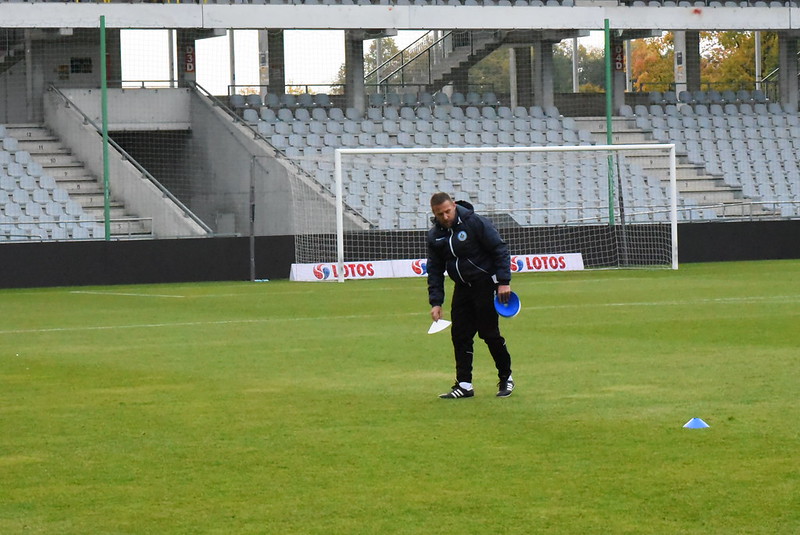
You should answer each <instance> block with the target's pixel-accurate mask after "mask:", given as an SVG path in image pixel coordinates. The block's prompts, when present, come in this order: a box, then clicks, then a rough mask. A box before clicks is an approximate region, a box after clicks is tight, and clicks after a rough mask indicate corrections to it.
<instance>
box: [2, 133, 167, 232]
mask: <svg viewBox="0 0 800 535" xmlns="http://www.w3.org/2000/svg"><path fill="white" fill-rule="evenodd" d="M6 131H7V132H8V135H9V136H12V137H14V138H16V139H17V141H18V144H19V150H25V151H28V152H29V153H30V155H31V158H32V159H33V160H34V161H36V162H38V163H40V164H41V165H42V168H43V169H44V173H45V174H47V175H50V176H52V177H53V178H54V179H55V181H56V185H57V186H58V187H60V188H62V189H64V190H66V191H67V193H69V197H70V199H71V200H74V201H77V202H78V203H80V204H81V206H82V207H83V210H84V212H86V214H87V215H88V216H90V217H92V218H94V219H96V220H97V221H101V222H102V221H104V220H105V203H104V196H103V185H102V182H101V180H100V179H98V178H97V177H95V176H92V175H91V174H90V173H89V172H88V171H87V169H86V168H85V167H84V165H83V164H82V163H81V162H79V161H77V160H76V159H75V158H74V156H73V155H72V153H71V151H70V150H69V148H67V147H66V146H65V145H64V144H63V143H62V142H61V140H60V139H58V138H57V137H55V136H54V135H53V134H51V133H50V131H49V130H48V129H47V128H45V127H44V126H43V125H40V124H15V125H6ZM109 207H110V214H109V215H110V220H111V237H112V238H150V237H152V228H151V226H152V225H151V222H150V221H149V220H145V219H141V218H139V217H137V216H136V215H135V214H131V213H129V212H128V211H127V210H126V208H125V205H124V203H123V202H121V201H120V200H118V199H115V198H114V197H113V193H112V198H111V201H110V203H109Z"/></svg>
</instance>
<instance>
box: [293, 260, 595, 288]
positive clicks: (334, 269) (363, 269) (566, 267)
mask: <svg viewBox="0 0 800 535" xmlns="http://www.w3.org/2000/svg"><path fill="white" fill-rule="evenodd" d="M582 269H583V256H582V255H581V253H567V254H558V255H548V254H537V255H514V256H512V257H511V272H512V273H526V272H541V271H576V270H582ZM427 275H428V265H427V260H425V259H424V258H421V259H420V258H418V259H414V260H381V261H377V262H345V264H344V278H345V279H347V280H354V279H391V278H401V277H424V276H427ZM289 278H290V279H291V280H293V281H306V282H309V281H310V282H313V281H326V280H327V281H335V280H338V278H339V266H338V265H337V264H336V263H319V264H292V271H291V274H290V276H289Z"/></svg>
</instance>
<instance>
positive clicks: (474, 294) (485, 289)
mask: <svg viewBox="0 0 800 535" xmlns="http://www.w3.org/2000/svg"><path fill="white" fill-rule="evenodd" d="M494 291H495V284H494V282H493V281H492V280H491V279H487V280H486V281H482V282H479V283H473V284H472V285H471V286H466V285H462V284H456V285H455V290H454V291H453V305H452V308H451V310H450V315H451V317H452V321H453V325H452V326H451V331H450V335H451V338H452V339H453V350H454V352H455V357H456V380H457V381H458V382H460V383H461V382H465V383H471V382H472V356H473V341H474V338H475V334H476V333H477V334H478V336H479V337H480V338H481V339H482V340H483V341H484V342H486V346H487V347H488V348H489V353H491V355H492V358H493V359H494V364H495V366H496V367H497V375H498V377H499V378H500V380H501V381H505V380H506V379H508V378H509V377H510V376H511V355H510V354H509V353H508V349H506V341H505V339H504V338H503V337H502V336H501V335H500V326H499V324H498V316H497V311H495V309H494Z"/></svg>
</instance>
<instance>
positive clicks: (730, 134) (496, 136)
mask: <svg viewBox="0 0 800 535" xmlns="http://www.w3.org/2000/svg"><path fill="white" fill-rule="evenodd" d="M298 100H299V99H298ZM303 100H304V101H305V103H306V107H300V106H297V105H294V107H293V108H288V107H286V104H287V102H286V100H285V99H281V98H277V99H276V98H271V99H267V102H272V103H273V104H274V105H273V107H269V106H263V107H262V108H260V110H259V111H258V113H257V114H256V115H257V116H258V120H257V121H256V123H255V125H254V127H255V129H256V130H257V131H258V132H259V133H260V134H261V135H262V136H264V137H265V138H266V139H267V140H268V142H269V143H270V144H272V146H273V147H275V148H276V149H277V150H279V151H280V152H282V153H283V154H284V155H285V156H286V157H287V158H288V159H290V160H292V161H294V162H295V163H296V164H297V166H298V167H299V169H300V170H301V172H304V173H307V174H308V175H310V176H312V177H313V178H314V179H315V180H316V181H317V182H319V183H320V184H321V185H322V186H323V187H325V188H327V189H329V190H331V189H333V186H334V179H333V152H334V150H335V149H336V148H340V147H438V146H450V147H467V146H530V145H533V146H536V145H562V144H569V145H575V144H581V145H590V144H595V143H597V142H598V141H600V140H602V139H603V137H604V132H601V131H598V130H597V129H595V128H593V127H592V126H590V125H591V124H592V123H593V122H594V123H597V122H598V120H597V118H572V117H564V116H562V115H561V113H560V112H559V110H558V109H557V108H556V107H554V106H550V107H546V108H543V107H540V106H531V107H528V108H525V107H519V106H518V107H515V108H514V109H511V108H510V107H508V106H504V105H502V103H501V102H500V101H499V100H498V98H497V96H496V95H494V94H493V93H491V92H487V93H484V94H479V93H476V92H472V93H468V94H461V93H454V94H453V95H452V96H450V97H448V96H447V95H446V94H444V93H436V94H430V93H424V92H423V93H388V94H373V95H370V96H369V100H368V105H369V107H368V108H367V109H366V110H365V112H364V113H363V114H361V113H359V112H358V111H357V110H355V109H352V108H346V109H344V110H342V109H341V108H337V107H331V108H328V109H322V108H318V107H315V106H314V105H313V104H308V102H310V99H307V98H306V99H303ZM647 100H648V102H649V103H650V104H649V105H648V106H645V105H636V106H635V107H633V108H632V107H630V106H623V107H622V109H621V110H620V116H621V117H620V119H622V120H623V122H622V123H618V125H617V128H622V129H623V130H624V129H625V128H630V131H631V132H633V133H634V134H635V135H638V137H637V138H636V142H645V143H646V142H663V143H675V144H676V147H677V152H678V155H679V158H680V160H681V167H682V168H683V169H685V170H687V172H688V174H689V175H691V178H692V180H691V181H689V180H687V181H685V183H684V185H683V195H682V197H681V199H680V204H679V218H680V220H682V221H710V220H718V219H720V218H725V217H731V218H733V217H742V216H744V215H746V214H744V213H743V210H744V209H743V208H742V205H741V204H742V203H741V201H742V200H745V201H749V205H748V207H747V210H748V211H749V212H748V214H749V215H750V216H752V215H754V214H755V215H781V216H783V217H787V216H793V215H797V214H796V213H795V208H793V206H796V204H785V205H783V204H781V203H782V201H797V200H800V191H798V190H800V178H799V177H800V171H798V163H797V157H796V156H795V154H796V152H797V151H796V149H797V148H800V146H796V143H797V142H796V141H795V140H797V139H800V119H798V115H797V112H796V110H794V109H792V108H790V107H788V108H784V107H781V106H780V105H778V104H776V103H770V102H768V101H767V99H766V97H765V96H764V94H763V92H761V91H752V92H751V91H743V90H742V91H738V92H733V91H724V92H721V93H719V92H715V91H713V90H711V91H698V92H695V93H689V92H683V93H681V94H676V93H674V92H671V91H666V92H663V93H662V92H657V91H654V92H651V93H650V94H649V95H648V98H647ZM267 102H265V104H266V103H267ZM453 103H457V104H453ZM245 111H247V110H245ZM249 122H250V121H249ZM584 125H586V126H584ZM745 139H749V140H750V141H749V142H745ZM745 149H746V150H745ZM790 149H791V150H790ZM387 163H388V161H381V160H378V161H377V162H376V164H375V165H374V166H372V167H370V168H365V169H357V170H355V171H354V172H353V178H354V180H353V182H352V183H349V184H347V191H346V192H345V199H346V203H347V205H348V206H349V207H350V208H351V209H353V210H355V211H359V212H362V214H363V215H364V217H366V218H367V219H368V220H370V221H371V222H373V223H374V225H375V226H376V227H378V228H380V227H381V226H382V225H383V224H384V223H385V224H387V225H388V222H389V219H388V218H387V217H381V213H382V211H383V210H384V209H395V208H397V207H398V206H402V207H403V208H404V210H405V211H408V210H414V209H418V208H419V207H417V206H416V204H417V199H416V198H413V196H412V194H411V193H410V192H406V191H404V188H403V183H404V182H405V180H406V178H407V177H409V176H411V175H416V174H417V173H419V172H421V171H423V172H424V169H418V168H416V166H415V165H414V160H413V159H411V160H399V159H396V160H395V161H394V162H393V164H392V165H385V164H387ZM623 165H624V166H625V172H626V175H629V176H631V177H632V180H633V188H634V190H635V191H636V194H637V197H641V198H642V199H646V200H647V202H648V204H652V205H655V206H663V207H664V210H655V211H650V212H645V213H641V214H638V215H634V216H633V218H632V220H633V221H634V222H640V221H641V222H643V221H663V220H665V218H666V217H667V211H666V207H667V205H668V201H667V196H666V192H665V190H664V187H663V186H662V184H661V183H660V180H659V179H658V178H656V176H657V175H658V173H655V175H656V176H652V174H650V173H649V172H648V171H647V170H645V169H644V168H643V166H642V165H640V164H639V163H638V162H636V161H633V160H631V161H625V162H623ZM605 166H607V162H606V160H605V159H604V158H600V157H597V158H593V159H592V160H590V161H588V162H587V161H581V160H579V159H577V158H575V157H570V156H567V157H564V158H562V159H561V160H560V161H559V162H558V163H557V164H555V165H549V166H541V167H538V166H536V165H533V166H531V165H526V166H520V165H514V162H513V161H507V162H504V156H499V157H496V158H495V159H494V160H493V161H491V169H490V168H489V167H488V166H487V167H486V168H483V169H482V168H481V166H480V165H479V162H476V169H475V170H474V171H462V172H461V175H463V176H459V173H458V172H456V170H455V169H445V176H446V177H448V178H447V182H446V183H445V185H442V183H441V181H439V187H445V186H458V188H457V189H458V190H460V191H462V192H464V193H465V194H467V195H468V196H469V197H470V198H471V199H474V200H475V201H477V204H478V205H479V204H480V202H481V200H482V199H485V198H486V196H487V195H495V196H496V195H498V193H497V192H492V191H490V190H489V189H488V188H484V187H482V185H483V184H484V183H485V182H482V181H481V175H482V173H483V174H485V175H489V174H490V173H498V174H506V175H508V176H513V177H520V178H523V177H525V176H526V174H527V176H529V175H530V174H534V176H538V177H542V178H543V182H544V183H546V184H547V188H546V191H545V192H542V194H543V195H545V196H548V197H549V198H551V199H554V200H555V199H558V200H560V202H563V203H566V204H574V205H575V206H576V208H575V209H574V210H573V211H572V213H571V214H570V213H569V212H568V213H566V217H567V219H563V217H565V216H564V215H559V216H558V217H559V218H562V219H559V220H558V221H554V220H552V219H549V218H548V217H549V216H548V215H547V214H543V213H538V214H536V215H535V216H531V215H528V214H531V211H530V206H531V204H530V201H531V195H537V194H538V193H522V192H513V194H511V193H512V192H500V193H499V194H500V195H503V194H504V193H508V194H509V195H508V198H509V202H510V204H511V207H512V210H516V212H515V219H517V221H518V222H520V223H521V224H552V223H565V222H572V223H574V222H591V221H592V220H593V218H598V217H599V216H600V214H599V213H598V210H599V209H598V208H597V207H594V206H592V203H591V202H589V200H590V199H596V197H597V192H598V191H601V190H602V188H603V184H602V183H601V182H602V177H604V176H606V175H607V168H606V167H605ZM389 170H391V171H389ZM651 171H652V170H651ZM772 171H774V172H772ZM579 174H582V175H584V176H586V175H590V176H597V177H598V183H597V184H596V185H595V186H593V187H591V188H590V189H589V190H588V191H584V192H577V191H575V190H572V189H570V188H569V187H563V185H564V181H566V182H567V183H569V182H570V181H571V180H574V179H575V177H577V176H578V175H579ZM369 188H383V191H385V192H386V193H387V195H384V196H382V199H384V203H385V205H384V206H367V205H366V202H365V194H366V192H367V191H368V190H369ZM569 195H572V196H571V197H570V196H569ZM753 206H755V208H754V207H753ZM420 215H423V214H421V213H420ZM409 220H410V221H417V222H419V221H424V220H425V219H424V218H423V217H409Z"/></svg>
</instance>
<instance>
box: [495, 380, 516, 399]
mask: <svg viewBox="0 0 800 535" xmlns="http://www.w3.org/2000/svg"><path fill="white" fill-rule="evenodd" d="M513 391H514V380H513V379H511V378H510V377H509V378H508V380H506V381H500V382H499V383H497V397H499V398H507V397H508V396H510V395H511V392H513Z"/></svg>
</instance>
